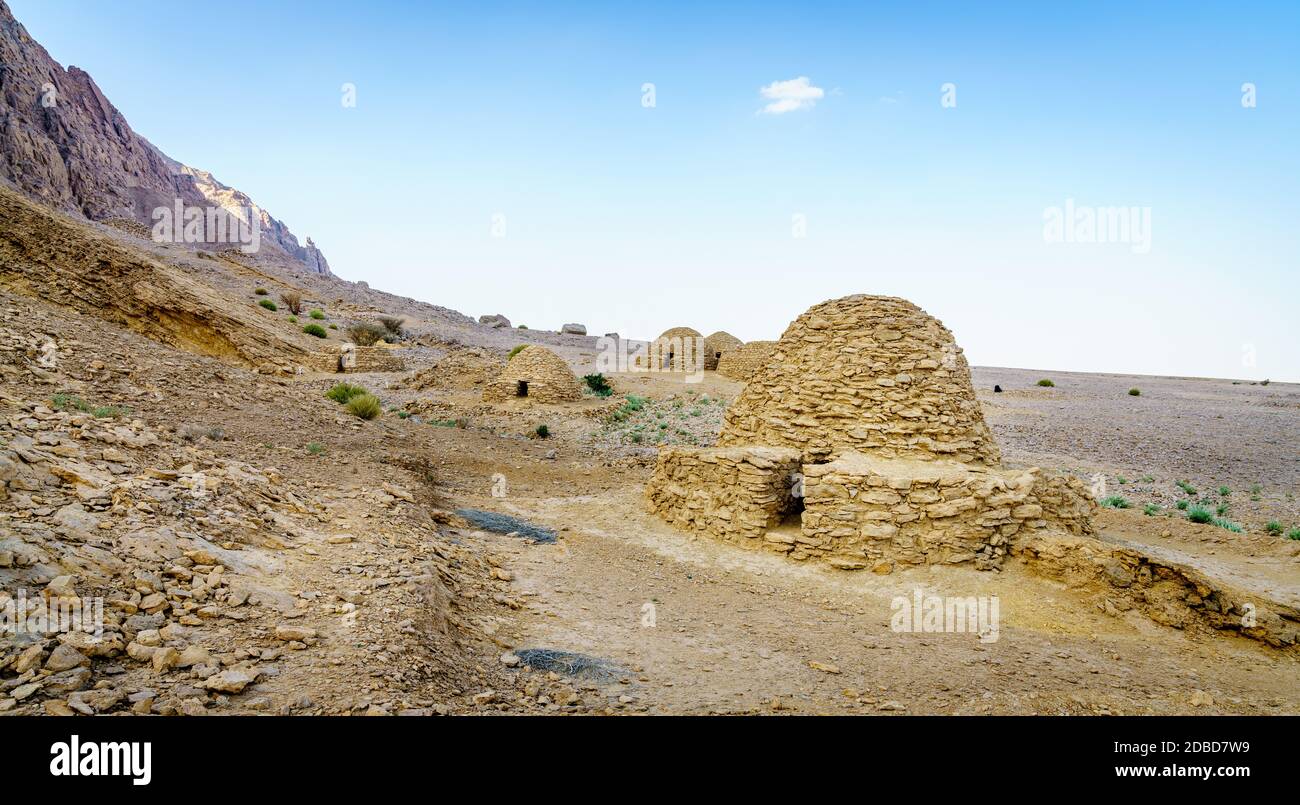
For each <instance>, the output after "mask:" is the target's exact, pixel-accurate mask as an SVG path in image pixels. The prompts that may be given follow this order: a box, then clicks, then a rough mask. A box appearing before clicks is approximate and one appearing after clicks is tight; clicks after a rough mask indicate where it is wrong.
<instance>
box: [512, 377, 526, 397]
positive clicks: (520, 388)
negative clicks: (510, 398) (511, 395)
mask: <svg viewBox="0 0 1300 805" xmlns="http://www.w3.org/2000/svg"><path fill="white" fill-rule="evenodd" d="M515 396H516V397H527V396H528V381H527V380H520V381H519V382H518V383H517V384H516V385H515Z"/></svg>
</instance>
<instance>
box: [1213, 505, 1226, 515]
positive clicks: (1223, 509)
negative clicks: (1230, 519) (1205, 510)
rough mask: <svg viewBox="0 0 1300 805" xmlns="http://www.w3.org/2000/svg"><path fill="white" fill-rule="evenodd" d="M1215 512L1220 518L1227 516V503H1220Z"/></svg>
mask: <svg viewBox="0 0 1300 805" xmlns="http://www.w3.org/2000/svg"><path fill="white" fill-rule="evenodd" d="M1214 512H1215V514H1217V515H1219V516H1220V517H1222V516H1223V515H1225V514H1227V513H1228V504H1226V503H1220V504H1219V505H1218V506H1215V507H1214Z"/></svg>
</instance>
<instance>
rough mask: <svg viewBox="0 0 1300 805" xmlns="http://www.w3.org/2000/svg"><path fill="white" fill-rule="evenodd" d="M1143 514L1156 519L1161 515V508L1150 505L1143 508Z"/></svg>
mask: <svg viewBox="0 0 1300 805" xmlns="http://www.w3.org/2000/svg"><path fill="white" fill-rule="evenodd" d="M1142 513H1143V514H1145V515H1146V516H1147V517H1155V516H1156V515H1157V514H1159V513H1160V507H1159V506H1157V505H1156V504H1154V503H1148V504H1147V505H1145V506H1143V507H1142Z"/></svg>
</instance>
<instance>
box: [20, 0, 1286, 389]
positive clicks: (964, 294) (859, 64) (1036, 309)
mask: <svg viewBox="0 0 1300 805" xmlns="http://www.w3.org/2000/svg"><path fill="white" fill-rule="evenodd" d="M9 5H10V7H11V8H12V9H13V12H14V14H15V15H16V16H17V18H18V19H19V21H20V22H21V23H23V24H24V25H25V26H26V27H27V29H28V31H29V32H30V33H31V34H32V36H33V37H34V38H35V39H36V40H37V41H38V42H40V43H41V44H43V45H44V46H45V47H46V48H47V49H48V50H49V51H50V54H51V55H52V56H53V57H54V58H55V59H56V60H58V61H59V62H60V63H61V64H63V65H64V66H68V65H70V64H75V65H77V66H79V67H82V68H83V69H85V70H86V71H87V72H89V73H90V74H91V75H92V76H93V77H94V78H95V80H96V82H97V83H98V84H99V86H100V87H101V89H103V91H104V94H105V95H106V96H107V97H108V99H109V100H110V101H111V102H112V103H113V104H114V105H116V106H117V107H118V108H119V109H120V110H121V111H122V113H123V115H125V116H126V119H127V120H128V121H129V122H130V124H131V126H132V127H133V128H134V129H135V130H136V131H137V132H139V133H140V134H141V135H143V136H144V137H146V138H148V139H149V140H150V141H152V142H153V143H154V144H155V145H157V146H158V147H159V148H161V149H162V150H163V151H164V152H165V153H167V154H168V155H169V156H171V157H173V158H175V159H178V160H180V161H182V162H184V163H186V164H189V165H192V166H194V167H198V168H202V169H204V170H207V171H210V172H212V174H213V175H214V176H215V177H216V178H217V179H219V180H220V181H222V182H224V183H226V184H229V185H231V186H233V187H236V188H238V189H240V190H242V191H244V192H246V193H248V194H249V195H250V196H251V197H252V198H253V200H254V201H255V202H257V203H258V204H259V205H261V206H263V207H265V208H266V209H268V210H269V211H270V212H271V213H272V214H274V215H275V216H276V217H278V218H280V219H281V220H283V221H284V222H285V223H286V224H287V225H288V226H289V227H290V229H291V230H292V231H293V232H294V233H295V234H296V235H297V236H298V237H299V238H300V239H301V240H303V241H304V242H305V240H306V238H307V237H308V236H310V237H311V238H312V239H313V240H314V241H315V243H316V244H317V245H318V246H319V248H320V249H321V250H322V251H323V252H324V254H325V255H326V257H327V258H328V259H329V261H330V264H331V267H332V268H333V270H334V272H335V273H336V274H337V275H338V276H340V277H342V278H344V279H349V280H364V281H366V282H368V283H369V284H370V285H371V286H372V287H375V288H377V289H381V290H385V291H390V292H393V293H398V294H401V295H405V296H410V297H414V298H417V299H420V300H423V301H428V302H432V303H434V304H439V305H443V306H446V307H450V308H454V309H456V310H459V311H461V312H463V313H466V314H467V315H471V316H474V317H477V316H479V315H481V314H485V313H502V314H505V315H506V316H508V317H509V318H510V319H511V321H512V322H513V323H514V324H526V325H528V326H529V327H532V328H534V329H551V330H555V329H559V327H560V326H561V325H562V324H564V323H566V322H581V323H583V324H585V325H586V326H587V328H588V332H589V333H592V334H594V335H600V334H602V333H604V332H607V331H618V332H620V333H621V334H623V335H624V336H626V337H634V338H647V337H652V336H654V335H656V334H657V333H659V332H661V331H663V330H665V329H667V328H669V327H672V326H677V325H689V326H692V327H695V328H696V329H698V330H700V331H701V332H704V333H709V332H712V331H714V330H726V331H728V332H731V333H733V334H734V335H736V336H738V337H740V338H742V339H743V340H746V341H749V340H755V339H774V338H776V337H778V336H779V335H780V334H781V332H782V331H783V330H784V329H785V327H786V325H787V324H788V323H789V322H790V321H791V320H792V319H793V318H795V317H796V316H798V315H799V314H800V313H802V312H803V311H804V310H805V309H807V308H808V307H809V306H811V305H813V304H816V303H818V302H821V301H823V300H825V299H829V298H834V297H839V296H844V295H847V294H852V293H872V294H886V295H891V296H901V297H904V298H906V299H909V300H911V301H913V302H915V303H916V304H917V305H919V306H921V307H922V308H924V309H925V310H926V311H927V312H929V313H931V314H932V315H934V316H936V317H937V318H939V319H941V320H942V321H943V322H944V323H945V324H946V325H947V326H948V327H949V328H950V329H952V331H953V332H954V334H955V336H956V338H957V341H958V343H959V344H960V345H961V346H962V347H963V348H964V349H965V351H966V355H967V359H968V360H969V362H970V363H971V364H972V365H978V366H989V367H1015V368H1030V369H1044V370H1054V371H1077V372H1102V373H1108V374H1147V375H1167V376H1180V377H1209V378H1234V379H1246V380H1262V379H1265V378H1268V379H1272V380H1274V381H1279V382H1282V381H1300V350H1297V349H1296V344H1297V341H1298V340H1300V338H1297V336H1298V335H1300V328H1298V327H1297V324H1296V321H1297V313H1296V310H1295V306H1296V300H1297V299H1300V279H1298V278H1297V277H1298V276H1300V275H1298V273H1297V271H1296V269H1297V267H1298V266H1297V263H1298V262H1300V236H1298V235H1297V231H1296V230H1297V228H1296V220H1297V218H1298V217H1300V204H1297V201H1296V198H1295V194H1294V189H1295V188H1296V187H1297V186H1300V158H1298V157H1297V155H1296V153H1295V143H1296V142H1297V141H1300V137H1298V136H1297V135H1300V113H1298V112H1297V109H1298V106H1297V104H1298V102H1300V88H1298V87H1297V76H1300V54H1297V52H1296V51H1295V49H1294V47H1293V44H1294V41H1295V36H1296V33H1297V30H1300V9H1297V7H1295V6H1293V5H1287V4H1282V3H1258V4H1247V5H1246V6H1235V7H1233V8H1232V9H1230V10H1229V9H1215V8H1212V7H1211V6H1210V5H1209V4H1188V5H1166V6H1159V7H1146V8H1141V9H1134V8H1131V7H1129V6H1126V5H1123V4H1118V3H1114V4H1110V3H1100V4H1093V5H1089V6H1088V7H1086V8H1075V9H1071V8H1062V9H1060V10H1059V11H1058V13H1057V14H1056V15H1055V16H1054V17H1053V18H1051V19H1045V18H1043V17H1042V16H1041V15H1038V14H1036V13H1035V12H1034V6H1030V5H1025V6H1023V7H1021V8H1019V9H1006V8H1003V9H985V8H965V7H963V6H961V5H956V4H929V5H928V6H927V7H926V8H925V9H920V8H916V7H913V6H907V7H902V6H899V7H894V6H889V7H881V8H872V9H857V8H853V7H842V6H838V5H826V6H822V7H820V8H819V9H817V10H813V9H812V8H811V7H810V8H806V9H802V10H800V11H798V12H796V11H795V10H791V9H789V8H788V7H779V6H770V7H767V6H762V7H748V8H746V9H744V10H743V11H739V10H737V11H730V10H728V11H723V10H708V9H698V8H693V7H680V8H678V7H669V8H663V9H658V10H653V11H634V10H632V9H621V8H612V9H611V8H601V7H598V6H593V5H587V4H563V5H559V6H556V7H553V8H550V9H546V10H544V11H543V10H537V9H530V8H528V7H526V6H522V5H515V4H510V3H507V4H504V5H502V6H501V7H500V13H499V14H498V15H497V16H496V17H494V19H493V20H492V21H491V22H490V23H485V22H483V21H482V20H479V19H475V17H474V13H473V11H472V10H467V9H460V8H456V7H446V8H443V7H434V8H428V7H418V8H415V7H411V8H408V7H405V6H403V4H398V3H394V2H376V3H371V4H368V5H367V6H366V7H365V9H364V13H363V12H362V10H361V9H358V8H356V7H354V6H351V5H349V4H344V3H338V2H328V3H319V4H313V5H312V6H311V7H310V8H309V9H308V10H307V11H306V12H304V11H303V10H302V9H292V8H287V7H284V6H272V7H266V6H264V5H263V4H258V3H253V2H251V0H233V1H232V2H230V3H227V4H225V6H223V19H225V20H227V21H234V22H237V23H241V26H242V27H240V29H239V35H238V36H233V37H230V38H228V39H219V40H212V41H213V42H214V43H216V44H218V45H219V47H215V46H214V47H210V48H207V49H204V48H196V47H195V41H194V38H193V37H192V36H190V35H179V36H178V35H177V29H176V25H177V17H176V15H164V14H159V13H157V11H156V10H153V11H151V10H150V9H148V8H145V7H142V6H140V5H130V6H118V5H108V4H101V3H94V2H85V1H83V0H9ZM124 42H126V43H129V45H130V46H129V47H123V46H122V43H124ZM647 84H652V85H653V86H652V87H647V86H646V85H647ZM1245 85H1250V88H1249V89H1244V86H1245ZM348 87H352V88H354V90H355V96H354V97H355V101H356V102H355V105H349V103H348V102H347V100H348V95H349V91H350V90H349V89H348ZM650 101H653V102H652V103H651V102H650ZM1067 207H1071V208H1074V210H1075V211H1076V212H1080V211H1081V209H1082V211H1083V212H1084V213H1085V214H1086V212H1087V211H1092V210H1097V211H1100V213H1101V215H1102V216H1103V217H1105V216H1106V215H1107V211H1108V210H1113V211H1116V212H1118V211H1119V210H1121V209H1122V210H1124V211H1125V212H1126V213H1127V212H1128V211H1130V210H1131V211H1132V212H1133V217H1132V218H1131V219H1130V218H1129V217H1127V215H1126V216H1125V217H1124V219H1123V220H1124V222H1125V223H1126V224H1127V223H1132V224H1133V229H1132V230H1130V231H1129V233H1128V237H1127V238H1126V239H1125V242H1118V243H1095V242H1068V241H1070V240H1078V239H1083V240H1088V239H1089V238H1088V235H1087V232H1086V230H1085V231H1079V230H1078V229H1075V230H1073V231H1067V232H1065V233H1062V234H1061V237H1060V238H1059V240H1061V241H1065V242H1052V241H1053V239H1054V238H1053V236H1052V234H1051V231H1050V230H1051V226H1052V221H1053V217H1054V216H1055V215H1056V212H1057V211H1062V212H1063V211H1064V210H1065V209H1066V208H1067ZM1083 208H1086V209H1083ZM1079 220H1082V219H1076V221H1079ZM1117 220H1118V219H1117ZM1080 226H1082V224H1080ZM1065 228H1066V230H1070V227H1069V225H1068V223H1067V224H1066V227H1065ZM1072 235H1073V236H1076V237H1071V236H1072Z"/></svg>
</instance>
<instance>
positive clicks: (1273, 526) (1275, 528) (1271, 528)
mask: <svg viewBox="0 0 1300 805" xmlns="http://www.w3.org/2000/svg"><path fill="white" fill-rule="evenodd" d="M1264 530H1265V531H1267V532H1268V533H1270V534H1272V535H1273V536H1275V537H1276V536H1279V535H1280V534H1281V533H1282V524H1281V523H1279V522H1278V521H1277V520H1269V521H1268V524H1267V525H1265V526H1264Z"/></svg>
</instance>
